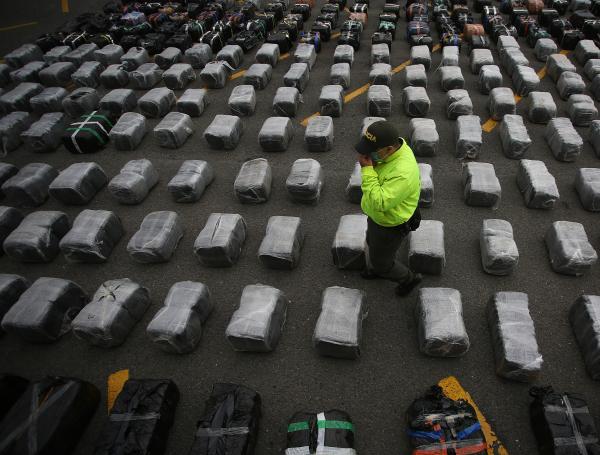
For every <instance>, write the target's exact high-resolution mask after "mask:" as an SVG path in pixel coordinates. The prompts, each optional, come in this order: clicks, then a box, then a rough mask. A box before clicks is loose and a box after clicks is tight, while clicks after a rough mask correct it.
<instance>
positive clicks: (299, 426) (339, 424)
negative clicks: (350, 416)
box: [288, 420, 354, 433]
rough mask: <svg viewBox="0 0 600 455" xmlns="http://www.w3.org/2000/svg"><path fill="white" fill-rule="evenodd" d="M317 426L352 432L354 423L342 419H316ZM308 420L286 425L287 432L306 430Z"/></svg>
mask: <svg viewBox="0 0 600 455" xmlns="http://www.w3.org/2000/svg"><path fill="white" fill-rule="evenodd" d="M317 427H318V428H325V429H328V428H329V429H334V430H347V431H352V432H353V433H354V424H353V423H350V422H345V421H343V420H318V421H317ZM308 429H309V427H308V422H307V421H304V422H294V423H290V424H289V425H288V433H292V432H294V431H304V430H308Z"/></svg>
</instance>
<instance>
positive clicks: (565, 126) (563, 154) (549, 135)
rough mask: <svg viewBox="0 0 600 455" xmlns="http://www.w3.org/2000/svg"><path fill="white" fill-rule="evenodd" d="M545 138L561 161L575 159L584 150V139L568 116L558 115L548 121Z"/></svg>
mask: <svg viewBox="0 0 600 455" xmlns="http://www.w3.org/2000/svg"><path fill="white" fill-rule="evenodd" d="M544 138H545V139H546V142H547V144H548V146H549V147H550V150H552V154H553V155H554V157H555V158H556V159H557V160H559V161H565V162H569V161H575V160H576V159H577V157H578V156H579V155H580V154H581V151H582V150H583V139H582V138H581V136H580V135H579V133H578V132H577V130H576V129H575V128H574V127H573V124H572V123H571V120H569V119H568V118H566V117H556V118H553V119H552V120H550V121H549V122H548V125H546V129H545V131H544Z"/></svg>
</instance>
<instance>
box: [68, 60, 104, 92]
mask: <svg viewBox="0 0 600 455" xmlns="http://www.w3.org/2000/svg"><path fill="white" fill-rule="evenodd" d="M103 70H104V67H103V66H102V64H101V63H100V62H84V63H83V64H82V65H81V66H80V67H79V68H78V69H77V71H75V72H74V73H73V74H72V75H71V79H72V80H73V82H74V83H75V85H77V86H78V87H92V88H96V87H98V85H99V84H100V74H101V73H102V72H103Z"/></svg>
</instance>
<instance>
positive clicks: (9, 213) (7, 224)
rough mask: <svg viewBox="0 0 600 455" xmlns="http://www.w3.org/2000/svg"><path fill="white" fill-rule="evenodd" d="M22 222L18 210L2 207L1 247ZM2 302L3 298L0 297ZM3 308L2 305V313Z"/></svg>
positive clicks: (2, 252) (0, 218) (0, 250)
mask: <svg viewBox="0 0 600 455" xmlns="http://www.w3.org/2000/svg"><path fill="white" fill-rule="evenodd" d="M21 221H23V214H22V213H21V212H19V211H18V210H17V209H16V208H14V207H6V206H0V245H2V244H4V241H5V240H6V237H8V235H9V234H10V233H11V232H12V231H14V230H15V229H16V228H17V227H18V226H19V224H21ZM2 254H4V250H3V249H0V256H1V255H2ZM1 301H2V298H1V296H0V302H1ZM1 307H2V305H1V303H0V311H1V309H2V308H1ZM0 319H1V317H0Z"/></svg>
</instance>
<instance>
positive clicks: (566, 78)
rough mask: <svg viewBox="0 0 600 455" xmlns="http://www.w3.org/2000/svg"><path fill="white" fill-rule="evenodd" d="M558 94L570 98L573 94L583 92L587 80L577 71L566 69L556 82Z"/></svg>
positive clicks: (565, 98) (564, 98) (563, 97)
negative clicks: (584, 80) (572, 71)
mask: <svg viewBox="0 0 600 455" xmlns="http://www.w3.org/2000/svg"><path fill="white" fill-rule="evenodd" d="M556 89H557V90H558V94H559V95H560V97H561V98H562V99H563V100H567V99H569V97H570V96H571V95H574V94H581V93H583V92H584V91H585V82H583V78H582V77H581V76H580V75H579V74H577V73H571V72H570V71H566V72H564V73H562V74H561V75H560V77H559V78H558V82H557V83H556Z"/></svg>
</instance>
